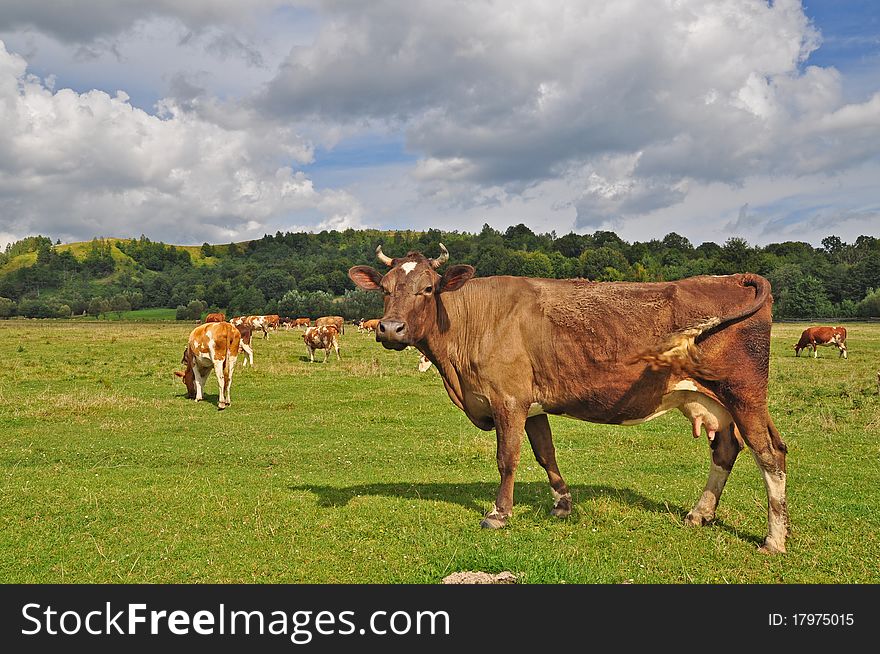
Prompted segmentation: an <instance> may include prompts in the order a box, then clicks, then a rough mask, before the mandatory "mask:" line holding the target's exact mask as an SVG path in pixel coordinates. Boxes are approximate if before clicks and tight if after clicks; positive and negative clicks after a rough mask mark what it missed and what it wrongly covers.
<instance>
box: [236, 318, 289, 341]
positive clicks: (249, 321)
mask: <svg viewBox="0 0 880 654" xmlns="http://www.w3.org/2000/svg"><path fill="white" fill-rule="evenodd" d="M229 322H230V323H232V324H233V325H235V326H239V325H250V327H251V329H252V330H253V331H257V330H260V331H262V332H263V338H264V339H266V338H269V330H270V329H278V322H279V317H278V315H276V314H271V315H266V316H237V317H235V318H233V319H232V320H230V321H229Z"/></svg>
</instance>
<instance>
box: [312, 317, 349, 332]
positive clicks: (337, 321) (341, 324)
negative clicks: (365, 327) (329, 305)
mask: <svg viewBox="0 0 880 654" xmlns="http://www.w3.org/2000/svg"><path fill="white" fill-rule="evenodd" d="M321 325H334V326H335V327H336V331H338V332H339V333H340V334H344V333H345V320H343V319H342V316H323V317H321V318H318V319H317V320H316V321H315V327H320V326H321Z"/></svg>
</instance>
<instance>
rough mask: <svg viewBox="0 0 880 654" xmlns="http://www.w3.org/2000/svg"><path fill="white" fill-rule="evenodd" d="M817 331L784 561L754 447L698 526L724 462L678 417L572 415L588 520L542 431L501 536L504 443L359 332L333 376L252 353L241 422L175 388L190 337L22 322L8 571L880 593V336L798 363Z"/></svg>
mask: <svg viewBox="0 0 880 654" xmlns="http://www.w3.org/2000/svg"><path fill="white" fill-rule="evenodd" d="M803 327H804V325H796V324H777V325H775V326H774V331H773V342H772V353H771V356H772V360H771V384H770V408H771V412H772V414H773V416H774V418H775V421H776V424H777V426H778V427H779V429H780V431H781V432H782V434H783V437H784V438H785V439H786V441H787V443H788V447H789V458H788V500H789V507H790V512H791V522H792V534H791V536H790V539H789V542H788V550H789V551H788V554H786V555H784V556H773V557H768V556H766V555H763V554H761V553H759V552H758V550H757V546H758V545H759V544H760V543H761V541H762V539H763V537H764V535H765V530H766V495H765V491H764V486H763V482H762V480H761V477H760V475H759V473H758V470H757V468H756V466H755V464H754V462H753V461H752V459H751V457H750V456H748V455H747V454H744V455H743V456H741V457H740V458H739V460H738V462H737V464H736V467H735V468H734V470H733V473H732V475H731V477H730V480H729V482H728V485H727V488H726V490H725V492H724V496H723V497H722V499H721V504H720V506H719V510H718V518H717V520H716V521H715V522H714V523H713V524H711V525H709V526H707V527H703V528H689V527H686V526H684V524H683V521H682V519H683V517H684V515H685V513H686V512H687V511H688V510H689V509H690V508H691V506H693V504H694V502H695V501H696V499H697V498H698V497H699V495H700V493H701V491H702V488H703V485H704V483H705V481H706V476H707V472H708V461H709V450H708V447H707V445H706V439H705V437H701V438H699V439H694V438H692V437H691V436H690V426H689V424H688V423H687V421H686V420H685V419H684V417H682V416H681V415H680V414H678V413H677V412H676V413H675V414H667V415H666V416H663V417H661V418H658V419H657V420H655V421H652V422H650V423H647V424H644V425H640V426H636V427H627V428H624V427H614V426H605V425H592V424H587V423H582V422H577V421H573V420H568V419H565V418H555V417H551V419H550V420H551V426H552V427H553V431H554V436H555V442H556V446H557V454H558V458H559V463H560V467H561V469H562V472H563V475H564V476H565V478H566V480H567V481H568V483H569V485H570V486H571V488H572V493H573V496H574V502H575V509H574V512H573V514H572V516H571V517H570V518H569V519H566V520H558V519H555V518H553V517H551V516H550V515H549V511H550V508H551V507H552V498H551V496H550V490H549V485H548V484H547V480H546V476H545V473H544V471H543V470H542V469H541V468H540V466H539V465H538V464H537V463H536V462H535V460H534V457H533V456H532V454H531V451H530V450H529V448H528V445H527V442H526V444H525V445H524V447H523V455H522V460H521V463H520V467H519V469H518V473H517V484H516V491H515V499H516V502H517V504H516V506H515V508H514V515H513V518H512V520H511V523H510V526H509V527H508V528H506V529H504V530H500V531H488V530H481V529H480V528H479V522H480V518H481V516H482V514H483V512H485V511H486V510H487V509H488V508H490V507H491V505H492V502H493V500H494V495H495V490H496V487H497V483H498V473H497V470H496V466H495V438H494V432H482V431H480V430H478V429H477V428H475V427H474V426H473V425H472V424H471V423H470V422H469V421H468V420H467V418H466V417H465V416H464V414H463V413H461V412H460V411H459V410H458V409H456V408H455V407H454V406H453V405H452V403H451V402H450V400H449V399H448V397H447V395H446V392H445V391H444V389H443V385H442V382H441V380H440V378H439V376H438V375H437V372H436V370H435V369H433V368H432V369H430V370H429V371H428V372H427V373H424V374H420V373H419V372H418V371H417V368H416V366H417V361H418V355H417V353H416V352H415V351H414V350H407V351H404V352H392V351H387V350H384V349H383V348H381V347H380V346H379V345H378V344H377V343H376V342H375V341H374V340H373V338H372V336H369V335H366V334H358V333H357V331H356V329H354V328H353V327H352V328H349V327H348V326H347V327H346V334H345V336H343V337H341V347H342V360H341V361H337V359H336V357H335V355H334V356H332V358H331V359H329V360H328V362H327V363H326V364H322V363H314V364H310V363H309V362H308V357H307V352H306V349H305V346H304V345H303V342H302V337H301V333H302V332H299V331H296V330H291V331H289V332H285V331H279V332H277V333H273V334H272V335H271V336H270V338H269V339H268V340H264V339H261V338H254V351H255V362H256V367H255V368H254V369H251V368H242V367H241V361H242V359H239V366H238V367H237V369H236V372H235V376H234V381H233V384H232V400H233V403H232V406H231V407H230V408H229V409H227V410H226V411H222V412H220V411H217V409H216V402H217V386H216V380H214V379H213V378H212V379H211V380H210V381H209V382H208V390H207V401H205V402H201V403H195V402H192V401H189V400H187V399H186V398H185V395H184V386H183V384H182V383H180V381H179V380H178V379H177V378H175V377H174V376H173V375H172V372H173V371H174V370H175V369H179V368H180V365H179V362H180V358H181V355H182V352H183V347H184V344H185V342H186V337H187V334H188V333H189V331H190V329H192V325H191V324H182V323H155V324H149V325H144V324H136V323H131V322H112V321H106V322H104V321H101V322H91V323H77V322H75V321H9V322H0V342H3V343H4V344H5V345H4V351H5V352H7V355H6V356H4V366H3V367H2V369H0V580H2V581H3V582H6V583H13V582H14V583H87V582H88V583H95V582H98V583H123V582H125V583H191V582H195V583H208V582H210V583H215V582H216V583H239V582H241V583H388V584H397V583H417V584H433V583H437V582H439V581H440V580H441V579H442V577H444V576H445V575H447V574H450V573H452V572H455V571H459V570H484V571H487V572H499V571H502V570H510V571H512V572H514V573H515V574H517V575H518V576H519V577H520V579H521V581H522V582H524V583H533V584H534V583H552V584H555V583H598V584H611V583H621V582H628V581H630V580H631V581H632V582H634V583H649V584H658V583H698V584H702V583H758V584H770V583H808V584H825V583H875V582H877V580H878V562H880V544H878V533H880V517H878V505H880V490H878V488H880V484H878V481H880V446H878V439H877V438H876V435H877V433H878V428H880V399H878V385H877V378H876V374H877V370H878V369H880V325H878V324H868V323H856V324H848V325H847V328H848V330H849V340H848V344H849V347H850V356H849V360H846V361H845V360H842V359H838V358H837V352H836V350H834V349H829V348H823V349H822V350H821V352H820V357H819V358H818V359H816V360H814V359H812V358H808V357H804V356H801V357H800V358H795V357H794V351H793V349H792V345H793V343H794V342H795V341H796V340H797V337H798V335H799V334H800V331H801V330H802V329H803ZM322 358H323V354H322V353H319V356H318V359H319V360H320V359H322Z"/></svg>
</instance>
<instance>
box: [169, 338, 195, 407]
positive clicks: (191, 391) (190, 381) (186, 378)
mask: <svg viewBox="0 0 880 654" xmlns="http://www.w3.org/2000/svg"><path fill="white" fill-rule="evenodd" d="M180 362H181V363H182V364H183V366H184V368H183V372H181V371H180V370H175V371H174V374H175V375H176V376H178V377H180V378H181V379H182V380H183V383H184V384H185V385H186V396H187V397H188V398H189V399H191V400H192V399H194V398H195V396H196V380H195V376H194V375H193V370H192V352H190V351H189V347H187V348H186V349H185V350H184V351H183V359H182V360H181V361H180Z"/></svg>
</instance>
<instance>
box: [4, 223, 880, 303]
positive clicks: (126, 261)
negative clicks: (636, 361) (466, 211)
mask: <svg viewBox="0 0 880 654" xmlns="http://www.w3.org/2000/svg"><path fill="white" fill-rule="evenodd" d="M441 242H442V243H444V245H445V246H446V247H447V248H448V249H449V251H450V253H451V260H452V261H454V262H455V263H468V264H471V265H473V266H474V267H475V268H476V270H477V275H478V276H489V275H515V276H528V277H549V278H556V279H564V278H573V277H582V278H587V279H590V280H594V281H641V282H652V281H671V280H676V279H681V278H683V277H690V276H693V275H703V274H710V275H724V274H730V273H736V272H755V273H758V274H761V275H764V276H765V277H767V278H768V279H769V280H770V282H771V284H772V287H773V295H774V299H775V302H774V306H773V312H774V316H775V317H777V318H781V319H810V320H820V319H837V318H858V317H871V316H874V317H876V316H880V239H878V238H876V237H874V236H867V235H863V236H859V237H858V238H857V239H856V240H855V241H854V242H852V243H846V242H844V241H843V240H842V239H840V238H839V237H837V236H833V235H831V236H828V237H826V238H824V239H823V240H822V242H821V247H814V246H812V245H810V244H809V243H804V242H798V241H786V242H783V243H773V244H770V245H766V246H752V245H750V244H749V243H748V242H747V241H746V240H745V239H742V238H739V237H733V238H729V239H727V241H725V242H724V243H723V244H720V245H719V244H717V243H714V242H704V243H702V244H700V245H698V246H694V245H693V244H692V243H691V242H690V241H689V240H688V239H687V238H685V237H683V236H681V235H679V234H676V233H674V232H673V233H670V234H667V235H666V236H664V237H663V238H662V239H651V240H648V241H635V242H632V243H629V242H627V241H624V240H623V239H621V238H620V237H619V236H617V234H615V233H614V232H611V231H596V232H593V233H591V234H577V233H574V232H572V233H569V234H566V235H564V236H561V237H560V236H557V235H556V233H555V232H550V233H545V234H536V233H535V232H533V231H532V230H531V229H529V228H528V227H527V226H525V225H523V224H519V225H514V226H511V227H509V228H507V229H506V230H505V231H500V230H496V229H493V228H492V227H490V226H489V225H484V226H483V228H482V230H481V231H480V232H479V233H468V232H458V231H453V232H441V231H439V230H434V229H432V230H428V231H426V232H415V231H409V230H407V231H394V232H387V231H379V230H353V229H348V230H345V231H322V232H320V233H308V232H287V233H281V232H278V233H276V234H275V235H274V236H273V235H268V234H267V235H265V236H264V237H263V238H261V239H258V240H254V241H248V242H245V243H229V244H209V243H204V244H203V245H202V246H201V247H200V248H185V247H181V246H175V245H169V244H165V243H162V242H157V241H152V240H150V239H149V238H147V237H146V236H143V235H142V236H141V237H140V238H132V239H124V240H112V241H111V240H108V239H103V238H95V239H93V240H92V241H91V242H90V243H88V244H85V247H84V248H80V250H79V251H78V252H77V253H76V254H74V252H73V251H72V248H71V247H68V246H63V245H61V244H60V243H58V242H56V243H53V242H52V240H51V239H50V238H48V237H45V236H31V237H28V238H25V239H22V240H20V241H17V242H16V243H11V244H9V245H7V246H6V248H5V251H4V252H2V253H0V317H9V316H14V315H20V316H25V317H68V316H72V315H84V314H85V315H92V316H101V315H105V314H108V313H111V312H117V313H120V314H122V313H124V312H126V311H129V310H132V309H141V308H152V307H157V308H159V307H161V308H170V309H175V310H176V315H177V317H178V318H179V319H193V318H196V319H197V318H198V317H199V316H200V315H203V314H204V313H205V312H206V311H224V312H225V313H226V314H227V315H243V314H265V313H277V314H279V315H285V316H290V317H300V316H308V317H315V316H318V315H327V314H336V315H342V316H344V317H345V318H347V319H355V318H361V317H375V316H378V315H381V313H382V299H381V297H380V296H379V294H374V293H366V292H363V291H361V290H359V289H356V288H355V287H354V285H353V284H352V282H351V281H350V280H349V279H348V276H347V274H346V272H347V270H348V269H349V267H351V266H353V265H357V264H370V265H377V266H379V267H381V264H378V262H377V261H376V256H375V249H376V245H378V244H381V245H382V247H383V250H384V251H385V252H386V253H387V254H389V255H390V256H403V255H404V254H405V253H406V252H408V251H409V250H419V251H422V252H424V253H425V254H426V255H427V256H437V254H438V253H439V243H441ZM22 261H24V262H25V263H24V264H22V265H16V262H22Z"/></svg>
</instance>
